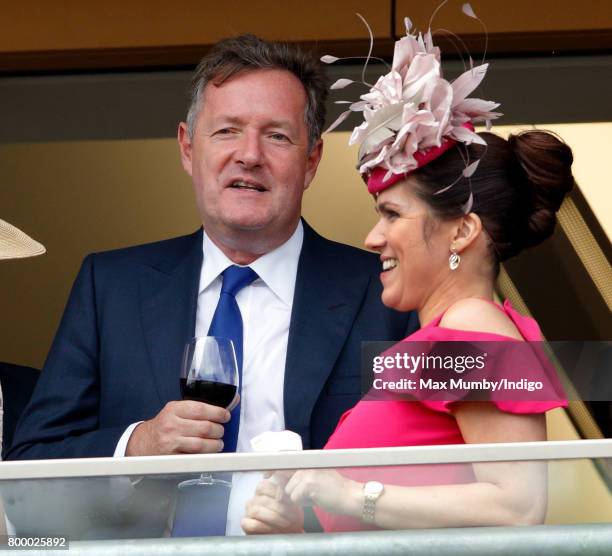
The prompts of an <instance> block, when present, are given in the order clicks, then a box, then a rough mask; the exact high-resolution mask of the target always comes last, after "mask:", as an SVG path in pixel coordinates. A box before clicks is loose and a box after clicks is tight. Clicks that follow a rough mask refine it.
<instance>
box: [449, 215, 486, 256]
mask: <svg viewBox="0 0 612 556" xmlns="http://www.w3.org/2000/svg"><path fill="white" fill-rule="evenodd" d="M481 232H482V222H481V220H480V216H478V215H477V214H475V213H473V212H470V213H469V214H466V215H465V216H464V217H463V218H462V219H461V222H460V223H459V227H458V228H457V229H456V231H455V235H454V237H453V238H452V243H451V246H450V247H451V249H452V250H453V251H456V252H457V253H461V251H463V250H464V249H465V248H467V247H468V246H470V245H471V244H472V243H473V242H474V241H475V240H476V238H477V237H478V236H479V235H480V234H481Z"/></svg>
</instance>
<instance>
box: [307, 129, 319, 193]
mask: <svg viewBox="0 0 612 556" xmlns="http://www.w3.org/2000/svg"><path fill="white" fill-rule="evenodd" d="M322 156H323V139H318V140H317V142H316V143H315V144H314V146H313V147H312V149H311V151H310V152H309V153H308V160H307V161H306V175H305V176H304V189H308V186H309V185H310V182H312V180H313V179H314V177H315V174H316V173H317V168H318V166H319V162H321V157H322Z"/></svg>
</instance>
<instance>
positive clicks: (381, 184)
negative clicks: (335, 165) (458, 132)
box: [366, 122, 474, 194]
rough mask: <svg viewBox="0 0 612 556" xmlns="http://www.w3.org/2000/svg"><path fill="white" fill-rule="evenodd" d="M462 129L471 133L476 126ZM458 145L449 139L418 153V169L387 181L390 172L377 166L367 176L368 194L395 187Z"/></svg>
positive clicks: (394, 175) (467, 125)
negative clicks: (386, 176)
mask: <svg viewBox="0 0 612 556" xmlns="http://www.w3.org/2000/svg"><path fill="white" fill-rule="evenodd" d="M462 127H465V128H467V129H469V130H470V131H474V126H473V125H472V124H471V123H470V122H466V123H465V124H463V126H462ZM456 144H457V141H455V140H454V139H452V138H450V137H447V138H445V139H443V140H442V143H441V144H440V146H439V147H432V148H431V149H427V150H423V151H416V152H415V153H414V155H413V156H414V159H415V160H416V163H417V165H416V168H414V169H412V170H408V171H407V172H402V173H401V174H391V175H390V176H389V177H388V178H387V179H386V180H385V179H384V177H385V175H386V174H387V172H388V170H387V169H386V168H382V167H381V166H377V167H376V168H374V169H373V170H372V171H371V172H370V174H369V175H368V176H367V181H366V183H367V185H368V193H371V194H374V193H380V192H381V191H384V190H385V189H387V188H389V187H391V186H392V185H395V184H396V183H397V182H400V181H402V180H403V179H404V178H406V177H407V176H408V175H409V174H411V173H412V172H414V170H418V169H419V168H421V167H423V166H425V164H429V163H430V162H431V161H432V160H435V159H436V158H438V157H439V156H441V155H443V154H444V153H445V152H446V151H448V150H449V149H450V148H451V147H453V146H454V145H456Z"/></svg>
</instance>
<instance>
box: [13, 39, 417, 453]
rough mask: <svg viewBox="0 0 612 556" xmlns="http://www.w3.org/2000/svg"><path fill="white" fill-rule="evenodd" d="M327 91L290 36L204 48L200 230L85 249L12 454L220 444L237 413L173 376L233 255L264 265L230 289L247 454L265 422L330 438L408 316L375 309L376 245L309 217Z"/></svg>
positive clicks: (195, 100) (198, 93) (306, 436)
mask: <svg viewBox="0 0 612 556" xmlns="http://www.w3.org/2000/svg"><path fill="white" fill-rule="evenodd" d="M325 97H326V82H325V78H324V75H323V74H322V70H321V69H320V66H319V64H318V62H317V61H315V60H314V59H312V58H310V57H309V56H306V55H304V54H302V53H300V52H299V51H298V50H296V49H294V48H291V47H288V46H286V45H278V44H269V43H265V42H264V41H261V40H260V39H258V38H256V37H253V36H241V37H238V38H235V39H228V40H225V41H222V42H221V43H219V44H218V45H217V46H216V47H215V48H214V49H213V50H212V51H211V52H210V53H209V54H208V55H207V56H206V57H205V58H204V59H203V60H202V62H201V63H200V65H199V66H198V69H197V71H196V74H195V77H194V80H193V92H192V103H191V107H190V109H189V113H188V116H187V122H184V123H181V124H180V126H179V130H178V141H179V146H180V151H181V160H182V163H183V167H184V168H185V170H186V171H187V173H188V174H189V175H190V176H191V177H192V181H193V186H194V191H195V197H196V201H197V204H198V208H199V210H200V214H201V217H202V223H203V231H202V230H199V231H198V232H196V233H195V234H192V235H190V236H185V237H180V238H176V239H171V240H167V241H162V242H158V243H153V244H149V245H144V246H139V247H133V248H128V249H123V250H118V251H113V252H108V253H101V254H94V255H90V256H88V257H87V258H86V259H85V261H84V263H83V266H82V268H81V271H80V273H79V276H78V277H77V280H76V282H75V285H74V287H73V290H72V293H71V296H70V300H69V302H68V305H67V308H66V312H65V314H64V317H63V319H62V323H61V325H60V328H59V331H58V333H57V337H56V339H55V341H54V343H53V346H52V348H51V352H50V354H49V357H48V360H47V362H46V365H45V368H44V370H43V373H42V376H41V379H40V381H39V384H38V386H37V389H36V391H35V394H34V396H33V398H32V401H31V402H30V405H29V407H28V409H27V411H26V415H25V416H24V418H23V419H22V420H21V422H20V425H19V427H18V431H17V433H16V437H15V443H14V445H13V447H12V449H11V451H10V452H9V454H8V457H9V459H29V458H65V457H91V456H112V455H113V454H115V455H123V454H124V453H125V454H126V455H128V456H137V455H157V454H177V453H207V452H219V451H220V450H222V449H223V437H224V433H225V429H226V428H227V422H228V420H229V419H230V414H229V412H228V411H226V410H225V409H223V408H219V407H215V406H212V405H208V404H204V403H200V402H194V401H188V400H180V392H179V380H178V374H179V368H180V364H181V356H182V351H183V347H184V345H185V343H186V342H187V341H188V340H189V339H190V338H191V337H193V336H194V334H195V335H199V336H202V335H207V334H208V333H209V331H210V329H211V326H212V324H211V323H212V321H213V314H214V313H215V308H216V306H217V304H218V303H219V299H220V292H221V288H222V283H223V272H224V271H225V270H226V269H228V268H229V267H233V266H235V265H242V266H244V265H249V266H250V267H251V268H252V270H253V271H254V272H255V273H256V279H255V280H254V281H253V282H252V283H251V284H250V285H248V286H246V287H244V288H243V289H242V290H241V291H239V292H238V293H236V294H235V299H236V302H237V304H238V307H239V309H240V313H241V318H242V322H243V323H244V361H243V367H242V376H243V381H242V391H241V400H242V401H241V410H240V416H239V419H240V428H239V432H238V439H237V450H238V451H244V450H249V449H250V440H251V438H253V437H254V436H256V435H258V434H260V433H261V432H265V431H268V430H272V431H274V430H276V431H278V430H283V429H290V430H293V431H295V432H297V433H299V434H300V435H301V437H302V440H303V444H304V447H305V448H321V447H322V446H323V445H324V444H325V442H326V440H327V438H328V437H329V435H330V434H331V432H332V431H333V429H334V427H335V426H336V423H337V422H338V419H339V418H340V416H341V415H342V413H343V412H344V411H346V410H347V409H348V408H349V407H351V406H352V405H354V404H355V403H356V401H357V400H358V399H359V397H360V377H359V370H360V361H359V357H360V342H361V341H364V340H392V339H398V338H401V337H404V336H405V335H406V334H407V332H408V331H409V328H410V326H409V322H408V321H409V318H408V316H407V315H401V314H398V313H393V312H392V311H389V310H387V309H385V308H384V307H383V306H382V305H381V303H380V284H379V280H378V277H377V274H378V272H380V263H379V261H378V260H377V257H376V256H374V255H371V254H368V253H364V252H363V251H359V250H357V249H354V248H351V247H348V246H344V245H339V244H336V243H333V242H330V241H328V240H325V239H323V238H322V237H320V236H318V235H317V234H316V233H315V232H314V231H313V230H312V229H311V228H310V227H309V226H308V225H307V224H306V223H305V222H303V221H301V220H300V212H301V202H302V196H303V194H304V191H305V189H306V188H307V187H308V186H309V185H310V183H311V181H312V179H313V178H314V175H315V172H316V169H317V165H318V164H319V161H320V159H321V154H322V141H321V138H320V136H321V130H322V127H323V125H324V119H325V106H324V104H325ZM176 400H180V401H176ZM234 419H236V417H234Z"/></svg>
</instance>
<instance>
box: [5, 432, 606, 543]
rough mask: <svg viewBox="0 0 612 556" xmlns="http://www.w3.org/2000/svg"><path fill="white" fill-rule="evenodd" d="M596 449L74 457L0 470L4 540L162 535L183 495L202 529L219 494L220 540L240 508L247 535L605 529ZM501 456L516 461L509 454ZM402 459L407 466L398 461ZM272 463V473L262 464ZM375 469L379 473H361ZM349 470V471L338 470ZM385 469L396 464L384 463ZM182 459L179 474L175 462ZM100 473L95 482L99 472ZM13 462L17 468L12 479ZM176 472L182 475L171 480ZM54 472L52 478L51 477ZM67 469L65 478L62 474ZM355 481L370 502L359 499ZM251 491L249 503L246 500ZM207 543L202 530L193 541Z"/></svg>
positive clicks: (601, 463) (232, 531) (602, 474)
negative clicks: (204, 475)
mask: <svg viewBox="0 0 612 556" xmlns="http://www.w3.org/2000/svg"><path fill="white" fill-rule="evenodd" d="M595 442H599V446H600V447H601V446H603V448H604V452H605V453H606V457H599V456H600V455H601V454H602V451H601V449H600V450H599V451H598V452H595V453H593V452H591V453H590V454H591V456H593V457H588V456H587V457H578V456H576V455H575V453H574V454H569V455H570V456H571V457H572V459H561V458H558V457H553V458H546V457H543V456H542V455H541V452H542V449H544V450H550V448H549V447H547V446H546V444H547V443H533V444H534V447H533V453H534V457H535V456H537V457H538V459H537V460H534V461H520V460H521V459H523V460H524V458H525V454H528V453H529V451H530V450H531V449H532V448H531V446H529V445H527V444H523V445H522V448H523V455H522V456H521V457H519V458H514V459H513V458H512V457H508V459H506V460H503V461H486V460H491V459H498V458H496V457H495V456H494V455H492V454H494V453H495V451H496V450H497V451H499V450H501V452H500V453H501V454H502V456H503V455H504V450H505V448H507V447H508V446H511V445H499V446H494V445H483V446H482V450H480V455H478V450H479V448H480V447H479V446H477V445H471V446H449V447H444V448H446V451H444V450H442V451H438V452H436V451H435V449H434V450H430V449H425V450H423V449H421V448H416V449H415V448H401V449H387V450H363V451H357V450H351V451H340V452H343V454H340V455H341V456H342V457H341V460H342V465H343V466H342V467H332V466H330V467H327V468H319V469H309V466H311V465H313V462H315V461H316V462H317V463H316V466H317V467H320V466H321V465H325V464H326V463H328V462H329V463H331V462H332V461H333V460H334V459H336V461H339V460H338V458H337V457H336V454H334V452H333V451H330V452H311V453H303V454H301V453H291V454H289V453H285V454H280V455H272V454H261V456H262V457H260V459H259V461H266V462H267V465H266V466H265V467H266V470H267V472H266V471H254V470H250V471H246V472H245V471H235V472H225V471H222V470H223V469H255V468H257V465H253V464H251V463H249V462H248V461H247V459H245V458H241V457H240V456H241V455H238V457H236V455H228V456H219V457H217V456H215V457H214V458H213V459H212V461H213V462H218V463H213V464H211V463H210V461H211V458H210V457H208V458H207V457H206V456H195V457H193V456H187V457H183V458H181V457H171V458H168V457H165V458H141V459H142V460H143V461H142V462H139V461H137V459H136V458H133V459H132V461H129V462H128V461H127V460H112V459H100V460H90V461H87V460H78V461H76V460H73V461H72V462H71V463H69V464H68V465H67V462H58V461H53V462H27V463H26V464H24V463H23V462H20V463H14V464H13V463H6V462H5V463H3V464H2V468H3V469H5V470H7V471H10V472H9V473H3V476H4V477H5V478H4V479H3V480H0V493H1V496H2V501H3V504H4V510H5V512H6V517H7V520H8V521H7V525H8V533H9V535H11V534H15V535H18V536H20V537H45V538H48V537H64V536H65V537H67V538H69V539H70V541H78V540H86V539H127V538H160V537H167V536H170V534H171V531H172V529H173V527H174V526H175V524H173V519H174V514H175V508H176V507H177V502H178V504H179V506H180V505H181V504H184V503H185V498H184V497H185V496H187V497H188V498H191V501H190V502H189V503H190V504H192V508H191V509H190V510H189V511H188V512H187V514H185V513H184V512H183V516H184V515H187V516H188V518H189V519H192V520H195V521H196V522H197V523H200V522H201V523H205V522H207V521H210V519H211V516H217V517H218V516H223V515H225V512H226V510H225V503H224V497H226V495H227V494H229V512H228V521H227V534H228V535H243V534H244V532H243V530H242V528H241V523H242V524H245V522H243V521H242V519H243V518H244V517H245V504H247V502H249V501H250V502H249V508H250V510H249V512H250V516H251V517H252V518H256V517H257V516H259V519H257V520H255V521H251V522H249V523H247V524H246V525H247V526H248V527H250V529H251V530H253V531H255V530H260V531H263V530H264V529H266V527H267V528H268V529H267V530H269V531H274V532H276V533H291V532H295V533H297V532H300V533H301V532H303V530H306V532H318V531H320V530H321V529H320V528H322V529H323V530H324V531H326V532H352V531H364V530H371V529H377V528H379V527H380V528H386V529H392V530H405V529H410V530H414V529H430V528H439V529H444V528H456V527H483V526H486V527H489V526H495V527H500V526H503V527H506V526H515V525H517V526H518V525H521V526H524V525H540V524H542V523H544V524H546V525H551V526H552V525H572V524H581V523H612V496H611V492H610V484H611V481H610V475H609V470H610V468H611V466H612V453H611V452H612V450H611V444H610V443H609V442H608V441H595ZM601 443H603V444H601ZM548 444H549V445H553V444H558V445H570V444H571V445H573V446H574V447H575V446H578V447H579V446H580V445H581V444H585V445H586V446H592V445H593V444H592V443H590V442H584V443H583V442H574V443H548ZM595 445H596V446H597V444H595ZM542 446H544V448H542ZM502 448H504V450H502ZM511 448H512V449H513V450H514V453H515V454H516V447H512V446H511ZM561 448H563V446H561ZM538 449H539V450H540V453H537V450H538ZM506 451H507V450H506ZM557 451H561V452H563V451H567V449H565V450H557ZM507 452H508V451H507ZM574 452H575V449H574ZM427 453H429V454H431V456H427ZM439 453H441V454H446V456H445V457H442V458H441V459H442V460H443V461H444V460H446V461H448V463H432V461H433V462H435V460H436V458H437V455H436V454H439ZM588 453H589V452H585V455H586V454H588ZM307 454H308V455H307ZM423 454H425V456H424V455H423ZM508 454H510V452H508ZM510 455H511V454H510ZM246 456H248V455H246ZM595 456H597V457H595ZM373 458H374V459H373ZM407 459H413V460H414V461H415V462H418V463H415V464H406V463H405V460H407ZM275 460H276V461H277V462H278V463H277V465H278V467H279V468H280V469H281V470H276V469H274V468H273V467H272V466H271V464H273V463H274V461H275ZM377 460H378V462H379V463H380V465H372V461H377ZM466 460H467V461H466ZM241 461H242V462H245V461H247V463H246V464H244V463H241ZM253 461H257V459H255V460H253ZM300 461H301V462H302V464H301V465H300ZM351 461H352V462H353V463H352V466H351V467H345V466H344V465H346V463H347V462H351ZM394 461H396V462H397V461H399V462H400V463H401V464H400V465H391V464H392V463H393V462H394ZM78 462H81V463H80V464H79V463H78ZM185 462H188V463H189V465H187V466H185V465H181V464H182V463H185ZM202 462H203V463H202ZM228 462H229V463H230V464H228ZM361 463H363V465H362V464H361ZM32 464H33V465H32ZM102 464H103V465H104V469H106V474H101V472H100V471H99V469H101V467H100V465H102ZM126 464H130V465H131V468H130V469H135V470H138V468H140V472H138V473H134V474H133V473H132V471H129V473H127V474H122V475H117V476H113V474H114V473H116V472H117V471H119V472H123V471H124V470H126V469H127V467H126ZM18 465H22V467H21V468H20V469H19V470H18V471H16V470H17V469H18V468H17V466H18ZM36 465H39V468H40V470H41V471H40V473H38V475H39V476H40V477H42V476H44V475H45V474H46V475H48V477H47V478H7V477H9V476H12V477H17V476H19V475H21V477H26V476H28V474H29V475H30V476H33V477H36V473H31V472H30V471H28V468H33V469H36ZM79 465H80V468H79ZM70 466H72V467H70ZM290 466H292V467H293V469H289V467H290ZM181 467H182V471H181V472H176V470H177V469H180V468H181ZM186 468H189V469H190V472H189V473H187V472H185V469H186ZM260 468H261V467H260ZM87 469H89V470H90V471H91V472H88V471H87ZM54 470H55V473H56V475H57V476H56V477H53V476H50V475H52V474H53V472H54ZM72 470H75V471H74V475H75V476H66V475H70V474H72ZM83 470H85V471H83ZM169 471H172V472H169ZM199 471H214V473H212V475H213V477H214V478H215V480H216V479H223V480H228V479H229V481H230V482H231V486H228V485H226V484H225V483H222V482H219V483H218V484H214V485H211V484H202V485H196V486H192V487H188V488H185V489H181V488H180V484H181V483H182V482H183V481H185V480H187V479H194V478H198V477H199V474H200V473H199ZM79 474H81V475H83V474H93V475H98V476H89V477H85V476H78V475H79ZM60 475H63V476H60ZM264 477H266V478H265V479H264ZM262 481H264V482H263V483H262ZM371 481H376V482H378V483H381V484H382V485H383V489H382V492H381V493H380V495H379V496H378V498H377V492H378V491H377V489H376V488H375V487H378V489H380V486H378V485H376V484H373V483H371ZM366 483H368V488H369V489H370V490H369V491H368V492H370V494H369V496H368V498H369V501H366V500H365V498H366V495H365V494H364V484H366ZM257 488H259V496H258V498H253V496H254V493H255V490H256V489H257ZM194 489H195V490H194ZM194 501H195V502H194ZM177 513H178V512H177ZM303 513H305V514H306V521H305V522H304V518H303ZM222 520H223V519H222ZM372 520H374V521H372ZM206 534H207V533H206V532H205V531H204V530H202V532H199V533H197V532H196V533H195V535H198V536H199V535H202V536H205V535H206ZM5 540H6V539H5Z"/></svg>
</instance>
